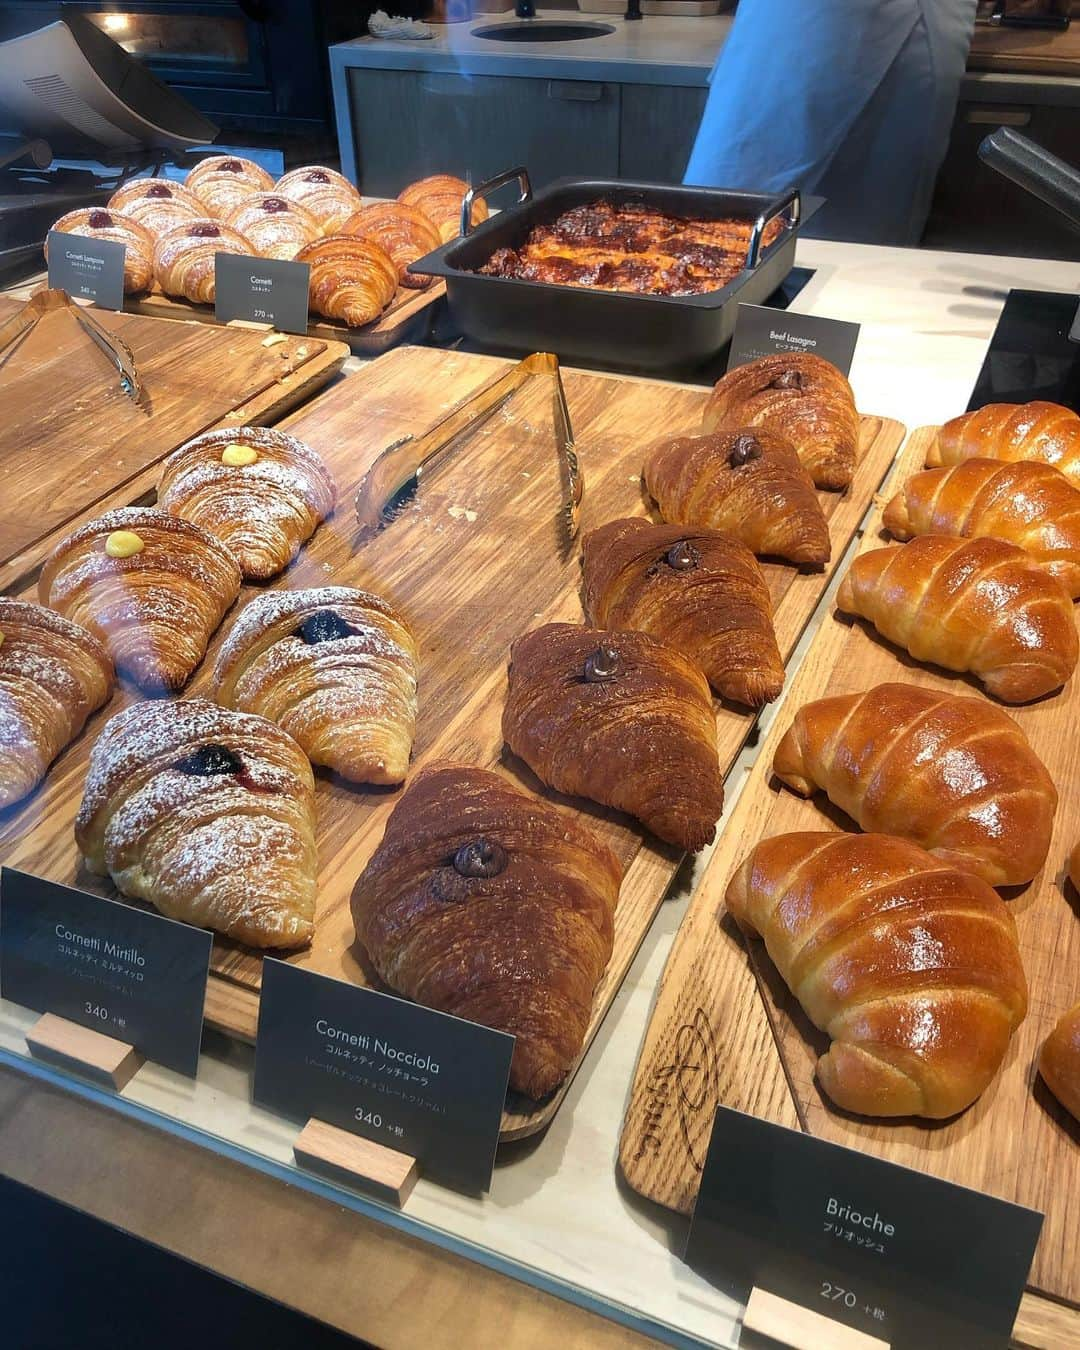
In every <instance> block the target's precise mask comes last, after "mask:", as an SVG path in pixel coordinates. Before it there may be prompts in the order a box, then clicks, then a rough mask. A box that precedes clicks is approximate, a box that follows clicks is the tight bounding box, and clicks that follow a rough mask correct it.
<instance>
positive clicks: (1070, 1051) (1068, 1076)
mask: <svg viewBox="0 0 1080 1350" xmlns="http://www.w3.org/2000/svg"><path fill="white" fill-rule="evenodd" d="M1074 884H1075V883H1074ZM1039 1073H1040V1074H1041V1075H1042V1078H1043V1081H1044V1082H1045V1083H1046V1086H1047V1087H1048V1088H1049V1089H1050V1091H1051V1092H1052V1093H1053V1094H1054V1096H1055V1097H1056V1098H1057V1099H1058V1101H1059V1102H1060V1103H1061V1104H1062V1106H1064V1108H1065V1109H1066V1111H1068V1112H1069V1113H1070V1115H1072V1116H1074V1117H1075V1118H1076V1120H1078V1121H1080V1003H1076V1004H1074V1005H1073V1006H1072V1007H1071V1008H1070V1009H1069V1011H1068V1012H1067V1013H1062V1015H1061V1017H1060V1018H1059V1019H1058V1022H1057V1025H1056V1026H1055V1027H1054V1029H1053V1031H1051V1033H1050V1035H1049V1036H1047V1038H1046V1040H1045V1041H1044V1042H1043V1047H1042V1050H1041V1051H1040V1053H1039Z"/></svg>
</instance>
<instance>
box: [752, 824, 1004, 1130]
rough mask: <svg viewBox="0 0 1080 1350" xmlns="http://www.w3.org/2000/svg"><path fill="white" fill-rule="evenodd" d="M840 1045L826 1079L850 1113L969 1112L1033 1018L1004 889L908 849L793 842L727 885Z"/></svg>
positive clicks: (764, 851)
mask: <svg viewBox="0 0 1080 1350" xmlns="http://www.w3.org/2000/svg"><path fill="white" fill-rule="evenodd" d="M727 907H728V909H729V911H730V912H731V914H732V915H733V916H734V917H735V919H736V920H737V921H738V923H739V925H740V926H741V927H742V928H743V929H744V930H745V931H746V932H747V933H750V934H751V935H757V936H760V937H762V938H763V939H764V941H765V948H766V950H767V951H768V953H769V956H770V958H771V959H772V961H773V963H774V964H775V966H776V968H777V970H778V971H779V972H780V975H781V976H782V978H783V980H784V983H785V984H786V985H787V986H788V988H789V989H790V990H791V992H792V993H793V994H794V995H795V997H796V998H797V999H798V1001H799V1003H800V1004H801V1005H802V1008H803V1011H804V1012H805V1013H806V1015H807V1017H809V1019H810V1020H811V1022H813V1024H814V1025H815V1026H816V1027H818V1028H819V1030H821V1031H824V1032H826V1033H827V1034H828V1035H829V1036H830V1037H831V1038H832V1045H831V1046H830V1048H829V1049H828V1051H827V1052H826V1053H825V1054H824V1055H822V1057H821V1058H820V1059H819V1060H818V1063H817V1074H818V1080H819V1082H820V1083H821V1086H822V1088H823V1089H824V1090H825V1092H826V1093H827V1094H828V1096H829V1097H830V1098H831V1099H832V1100H833V1101H834V1102H835V1103H836V1105H837V1106H839V1107H840V1108H841V1109H842V1110H845V1111H854V1112H857V1113H858V1114H859V1115H866V1116H927V1117H929V1118H930V1119H932V1120H940V1119H942V1118H943V1117H945V1116H952V1115H955V1114H956V1113H957V1112H958V1111H963V1110H964V1109H965V1107H968V1106H970V1105H971V1103H972V1102H973V1101H974V1100H975V1099H976V1098H977V1097H978V1096H979V1095H980V1093H982V1092H983V1091H984V1090H985V1089H986V1087H987V1086H988V1084H989V1083H990V1080H991V1079H992V1078H993V1076H994V1074H995V1073H997V1071H998V1069H999V1067H1000V1065H1001V1062H1002V1060H1003V1059H1004V1057H1005V1052H1006V1050H1007V1049H1008V1048H1009V1039H1010V1037H1011V1036H1012V1034H1013V1032H1014V1031H1015V1030H1016V1028H1017V1027H1018V1026H1019V1025H1020V1023H1021V1022H1022V1021H1023V1020H1024V1015H1025V1013H1026V1011H1027V982H1026V980H1025V978H1024V969H1023V966H1022V965H1021V962H1020V949H1019V946H1018V944H1017V939H1016V924H1015V923H1014V921H1013V917H1012V915H1011V914H1010V913H1009V910H1008V908H1007V907H1006V905H1005V904H1004V902H1003V901H1002V899H1001V897H1000V896H999V895H998V894H997V892H996V891H994V890H992V889H991V888H990V887H989V886H988V885H987V884H986V882H985V881H981V880H980V879H979V878H978V877H976V876H974V875H972V873H970V872H963V871H960V870H959V869H957V868H953V867H950V866H949V865H948V864H947V863H944V862H942V861H941V860H940V859H938V858H934V857H932V856H931V855H930V854H929V853H926V852H924V851H923V850H922V849H921V848H919V846H918V845H917V844H913V843H910V842H909V841H908V840H906V839H895V838H893V837H892V836H891V835H887V834H857V835H850V834H828V833H806V834H783V835H778V836H776V837H775V838H772V839H766V840H764V841H763V842H762V843H760V844H758V845H757V847H756V848H755V849H754V850H753V851H752V852H751V853H750V855H749V856H748V857H747V858H746V860H745V861H744V862H743V864H742V866H741V867H740V868H739V870H738V871H737V872H736V873H735V875H734V877H733V878H732V879H731V881H730V882H729V884H728V888H727Z"/></svg>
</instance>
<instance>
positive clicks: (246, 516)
mask: <svg viewBox="0 0 1080 1350" xmlns="http://www.w3.org/2000/svg"><path fill="white" fill-rule="evenodd" d="M336 495H337V490H336V488H335V485H334V480H333V478H331V476H330V470H329V469H328V468H327V467H326V465H325V464H324V463H323V461H322V460H321V459H320V458H319V456H318V455H317V454H316V453H315V451H314V450H312V449H311V447H310V446H307V445H305V444H304V442H303V441H299V440H297V439H296V437H295V436H290V435H289V434H288V433H287V432H285V431H278V430H276V429H274V428H272V427H228V428H226V429H225V430H222V431H207V432H204V433H203V435H201V436H196V437H195V439H194V440H191V441H188V443H187V444H186V445H182V446H180V448H179V449H178V450H174V451H173V452H172V454H171V455H170V456H169V457H168V459H166V461H165V463H164V465H163V466H162V471H161V479H160V481H159V483H158V506H160V507H161V509H162V510H163V511H168V512H169V514H170V515H174V516H183V518H184V519H185V520H190V521H192V522H193V523H194V524H196V525H199V526H201V527H202V528H203V529H204V530H209V532H210V533H211V534H212V535H214V536H215V537H216V538H218V539H220V540H221V542H222V543H223V544H224V545H225V547H226V548H227V549H228V550H229V552H230V553H231V554H232V555H233V557H234V558H235V559H236V561H237V564H238V565H239V567H240V571H241V572H242V573H243V575H244V578H245V579H246V580H248V581H267V580H269V578H270V577H272V576H275V575H276V574H277V573H278V572H280V571H282V570H283V569H284V568H286V567H288V565H289V563H291V562H292V560H293V559H294V558H295V557H296V555H297V554H298V553H299V552H300V546H301V545H302V544H303V543H304V542H305V541H306V540H308V539H310V538H311V536H312V534H314V532H315V529H316V527H317V526H318V525H319V522H320V521H323V520H325V519H326V517H327V516H328V515H329V514H330V512H331V511H333V509H334V502H335V500H336Z"/></svg>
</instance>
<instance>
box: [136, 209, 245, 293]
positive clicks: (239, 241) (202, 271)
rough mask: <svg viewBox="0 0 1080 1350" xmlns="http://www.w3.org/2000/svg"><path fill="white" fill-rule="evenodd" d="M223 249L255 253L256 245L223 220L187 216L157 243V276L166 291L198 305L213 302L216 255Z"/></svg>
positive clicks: (155, 254)
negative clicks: (187, 217) (187, 218)
mask: <svg viewBox="0 0 1080 1350" xmlns="http://www.w3.org/2000/svg"><path fill="white" fill-rule="evenodd" d="M219 253H239V254H246V255H247V256H249V257H253V256H254V254H255V250H254V248H252V246H251V244H250V243H249V242H248V240H247V239H245V238H244V236H243V235H242V234H241V233H240V231H239V230H234V229H233V228H232V227H231V226H229V225H226V224H225V222H224V221H222V220H211V219H210V218H209V217H208V216H206V217H204V218H203V219H202V220H185V221H182V222H181V224H179V225H174V226H173V227H172V228H171V229H169V230H166V231H165V233H164V234H162V235H161V236H160V238H159V239H158V241H157V243H156V244H155V245H154V278H155V280H156V281H157V284H158V285H159V286H160V287H161V289H162V290H163V291H164V292H165V294H166V295H177V296H180V297H181V298H182V299H184V300H190V301H191V302H192V304H196V305H212V304H213V303H214V298H215V295H216V293H217V276H216V273H215V270H214V259H215V257H216V256H217V254H219Z"/></svg>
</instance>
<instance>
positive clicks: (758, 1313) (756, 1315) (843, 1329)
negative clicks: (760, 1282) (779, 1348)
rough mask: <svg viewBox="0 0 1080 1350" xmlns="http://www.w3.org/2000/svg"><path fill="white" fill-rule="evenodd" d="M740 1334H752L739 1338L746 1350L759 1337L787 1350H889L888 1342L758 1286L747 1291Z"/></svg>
mask: <svg viewBox="0 0 1080 1350" xmlns="http://www.w3.org/2000/svg"><path fill="white" fill-rule="evenodd" d="M743 1331H744V1332H745V1331H749V1332H752V1333H753V1337H752V1338H751V1337H747V1338H746V1339H745V1340H743V1339H742V1338H740V1344H741V1345H744V1346H745V1347H746V1350H749V1347H750V1345H751V1344H753V1345H757V1344H759V1341H758V1339H757V1338H758V1337H761V1338H763V1339H764V1341H765V1342H766V1343H769V1344H780V1345H786V1346H789V1347H790V1350H821V1347H822V1346H826V1345H827V1346H828V1347H829V1350H889V1343H888V1341H882V1340H879V1339H878V1338H877V1337H876V1336H870V1335H868V1334H867V1333H866V1332H865V1331H858V1330H857V1329H856V1328H855V1327H849V1326H847V1325H845V1324H844V1323H843V1322H837V1321H836V1320H835V1319H834V1318H832V1317H826V1316H824V1314H822V1313H819V1312H815V1311H814V1310H813V1309H811V1308H804V1307H803V1306H802V1304H801V1303H792V1302H791V1301H790V1300H789V1299H786V1298H781V1297H780V1296H779V1295H778V1294H770V1293H769V1291H768V1290H767V1289H761V1288H759V1287H758V1286H757V1285H755V1286H754V1287H753V1289H751V1291H750V1300H749V1302H748V1303H747V1305H746V1313H745V1315H744V1317H743Z"/></svg>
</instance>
